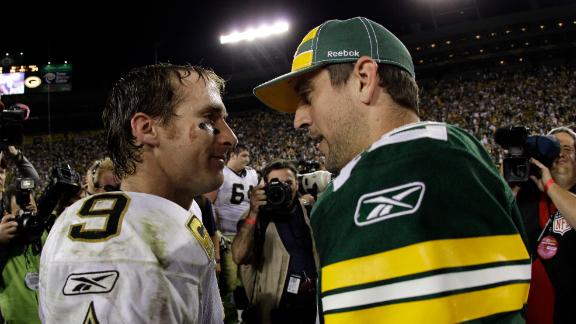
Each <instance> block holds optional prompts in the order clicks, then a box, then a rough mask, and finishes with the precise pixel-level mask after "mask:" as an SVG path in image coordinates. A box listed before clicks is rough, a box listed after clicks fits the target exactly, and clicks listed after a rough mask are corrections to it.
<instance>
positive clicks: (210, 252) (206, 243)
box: [186, 214, 215, 260]
mask: <svg viewBox="0 0 576 324" xmlns="http://www.w3.org/2000/svg"><path fill="white" fill-rule="evenodd" d="M186 228H187V229H188V230H190V232H192V234H193V235H194V237H195V238H196V240H197V241H198V243H200V245H201V246H202V248H203V249H204V251H205V252H206V255H207V256H208V259H209V260H214V253H215V252H214V244H213V243H212V238H210V235H208V231H207V230H206V227H204V224H202V222H201V221H200V220H199V219H198V217H196V215H194V214H191V217H190V218H189V219H188V221H187V222H186Z"/></svg>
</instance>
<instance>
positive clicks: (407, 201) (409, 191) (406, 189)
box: [354, 182, 426, 226]
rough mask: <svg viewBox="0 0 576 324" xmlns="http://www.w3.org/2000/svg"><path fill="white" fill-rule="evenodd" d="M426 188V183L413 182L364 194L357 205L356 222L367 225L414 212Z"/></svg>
mask: <svg viewBox="0 0 576 324" xmlns="http://www.w3.org/2000/svg"><path fill="white" fill-rule="evenodd" d="M425 189H426V185H424V183H422V182H412V183H407V184H404V185H401V186H397V187H393V188H389V189H384V190H380V191H376V192H372V193H368V194H365V195H362V197H360V199H359V200H358V205H357V206H356V212H355V213H354V222H355V223H356V225H358V226H365V225H369V224H373V223H376V222H380V221H383V220H386V219H390V218H394V217H398V216H402V215H409V214H413V213H415V212H416V211H417V210H418V209H419V208H420V203H421V202H422V198H423V197H424V191H425Z"/></svg>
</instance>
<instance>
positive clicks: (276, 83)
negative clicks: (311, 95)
mask: <svg viewBox="0 0 576 324" xmlns="http://www.w3.org/2000/svg"><path fill="white" fill-rule="evenodd" d="M319 67H321V65H320V64H317V65H313V66H309V67H307V68H304V69H301V70H298V71H294V72H290V73H286V74H284V75H281V76H279V77H277V78H275V79H272V80H270V81H268V82H265V83H262V84H261V85H259V86H257V87H256V88H254V95H255V96H256V97H257V98H258V99H260V101H262V102H263V103H264V104H266V105H267V106H268V107H270V108H272V109H274V110H278V111H280V112H286V113H293V112H295V111H296V108H297V107H298V101H300V98H298V94H297V93H296V91H295V90H294V80H295V79H296V77H299V76H301V75H303V74H306V73H309V72H312V71H314V70H316V69H318V68H319Z"/></svg>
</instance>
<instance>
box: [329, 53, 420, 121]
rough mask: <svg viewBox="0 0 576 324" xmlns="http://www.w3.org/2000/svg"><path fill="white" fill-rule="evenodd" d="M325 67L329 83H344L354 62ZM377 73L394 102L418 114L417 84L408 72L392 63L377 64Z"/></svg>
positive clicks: (335, 84) (352, 68) (381, 83)
mask: <svg viewBox="0 0 576 324" xmlns="http://www.w3.org/2000/svg"><path fill="white" fill-rule="evenodd" d="M326 69H327V70H328V73H329V75H330V83H331V84H332V85H333V86H339V85H343V84H346V82H347V81H348V79H349V78H350V75H351V74H352V71H354V63H336V64H330V65H328V66H327V67H326ZM378 75H379V76H380V86H381V87H383V88H386V91H388V94H389V95H390V97H391V98H392V100H394V102H395V103H397V104H398V105H400V106H402V107H404V108H408V109H410V110H413V111H414V112H415V113H416V114H418V105H419V98H418V84H417V83H416V80H415V79H414V78H413V77H412V76H411V75H410V73H408V72H406V71H405V70H404V69H401V68H399V67H397V66H394V65H390V64H378Z"/></svg>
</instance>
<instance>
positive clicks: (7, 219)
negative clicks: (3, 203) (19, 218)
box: [0, 214, 18, 244]
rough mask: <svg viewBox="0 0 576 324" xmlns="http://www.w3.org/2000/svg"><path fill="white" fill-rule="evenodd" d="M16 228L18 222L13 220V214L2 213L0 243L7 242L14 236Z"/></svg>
mask: <svg viewBox="0 0 576 324" xmlns="http://www.w3.org/2000/svg"><path fill="white" fill-rule="evenodd" d="M17 230H18V223H16V221H15V220H14V216H13V215H10V214H6V215H4V217H2V221H0V244H8V243H10V241H11V240H12V239H13V238H14V237H15V236H16V234H17V233H16V231H17Z"/></svg>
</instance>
